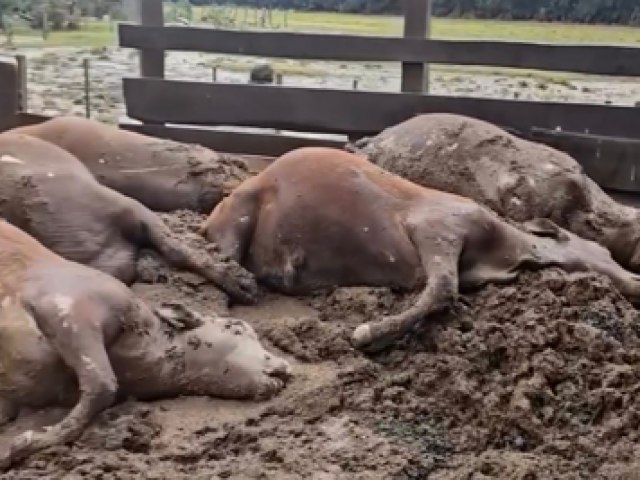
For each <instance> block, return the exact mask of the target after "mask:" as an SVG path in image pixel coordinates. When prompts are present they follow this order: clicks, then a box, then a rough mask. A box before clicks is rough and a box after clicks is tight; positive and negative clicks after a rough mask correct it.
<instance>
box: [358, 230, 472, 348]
mask: <svg viewBox="0 0 640 480" xmlns="http://www.w3.org/2000/svg"><path fill="white" fill-rule="evenodd" d="M435 235H436V236H437V238H434V233H433V230H432V229H430V228H428V225H427V228H424V227H422V228H421V227H417V228H415V230H414V232H413V235H411V237H412V240H413V242H414V244H415V245H416V248H417V249H418V253H419V255H420V260H421V262H422V265H423V267H424V270H425V273H426V275H427V283H426V286H425V288H424V290H423V292H422V294H421V295H420V297H419V298H418V300H417V301H416V303H415V304H414V305H413V306H412V307H410V308H409V309H408V310H405V311H404V312H401V313H399V314H397V315H392V316H388V317H385V318H383V319H382V320H381V321H379V322H373V323H364V324H362V325H360V326H359V327H358V328H356V329H355V331H354V332H353V336H352V342H353V344H354V346H355V347H356V348H359V349H361V350H364V351H367V352H376V351H379V350H382V349H384V348H386V347H388V346H390V345H392V344H393V343H395V342H396V341H397V340H399V339H400V338H402V337H404V336H405V335H406V334H408V333H409V332H411V331H412V330H414V329H415V328H416V327H417V325H418V324H419V323H420V322H421V321H422V320H424V319H425V317H427V316H428V315H430V314H433V313H436V312H439V311H442V310H445V309H446V308H448V307H449V306H451V304H452V303H453V301H454V299H455V297H456V295H457V293H458V258H459V257H460V252H461V251H462V244H463V238H464V237H463V236H462V235H451V236H450V237H449V238H443V235H439V234H435Z"/></svg>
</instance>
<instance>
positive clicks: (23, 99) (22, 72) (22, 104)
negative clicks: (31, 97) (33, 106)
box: [16, 55, 29, 112]
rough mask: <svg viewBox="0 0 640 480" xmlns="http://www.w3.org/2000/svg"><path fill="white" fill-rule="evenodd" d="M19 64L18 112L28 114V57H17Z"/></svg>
mask: <svg viewBox="0 0 640 480" xmlns="http://www.w3.org/2000/svg"><path fill="white" fill-rule="evenodd" d="M16 61H17V62H18V111H20V112H26V111H27V109H28V108H29V106H28V102H27V57H25V56H24V55H16Z"/></svg>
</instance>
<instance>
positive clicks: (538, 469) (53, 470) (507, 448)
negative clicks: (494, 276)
mask: <svg viewBox="0 0 640 480" xmlns="http://www.w3.org/2000/svg"><path fill="white" fill-rule="evenodd" d="M164 218H165V220H167V222H168V223H169V224H170V225H171V227H172V228H173V229H174V231H175V232H176V233H177V234H181V235H184V236H185V238H186V239H187V241H190V242H201V241H202V240H200V238H198V237H197V236H196V235H195V234H194V233H193V229H194V228H195V226H196V225H197V223H198V222H199V220H200V219H199V217H198V216H196V215H194V214H192V213H178V214H173V215H166V216H165V217H164ZM139 270H140V274H141V280H140V281H139V283H137V284H136V285H135V286H134V290H135V291H136V292H138V293H139V294H140V295H142V296H143V297H144V298H146V299H147V300H148V301H149V302H150V303H152V304H153V303H159V302H161V301H166V300H167V299H179V300H181V301H186V302H188V303H189V304H191V305H192V306H193V307H194V308H198V309H200V310H203V311H223V310H224V298H223V297H222V294H220V293H219V292H218V291H216V289H215V288H213V287H211V286H209V285H206V284H205V283H203V282H202V281H201V280H200V279H198V278H197V277H195V276H193V275H191V274H184V273H177V272H173V271H171V270H169V269H168V268H167V267H166V266H164V265H162V264H160V263H159V262H158V261H157V259H155V258H153V257H151V256H145V257H144V258H143V259H142V260H141V261H140V263H139ZM411 297H412V295H410V294H409V295H407V294H405V295H401V294H397V293H393V292H390V291H388V290H386V289H372V288H352V289H338V290H336V291H335V292H332V293H328V294H325V295H319V296H316V297H311V298H287V297H283V296H280V295H276V294H273V293H265V296H264V298H263V300H262V301H261V302H260V304H259V305H257V306H255V307H237V308H234V309H233V310H232V311H233V313H234V314H235V315H236V316H238V317H242V318H245V319H247V320H248V321H250V322H251V323H252V324H253V325H254V326H255V328H256V329H257V331H258V333H259V334H260V335H261V337H262V339H263V341H265V343H266V344H267V345H269V346H270V347H271V348H273V349H276V350H277V351H280V352H281V353H283V354H284V355H286V356H288V358H290V359H291V360H292V362H293V364H294V369H295V379H294V380H293V381H292V383H290V384H289V386H288V387H287V388H286V389H285V391H284V392H283V393H282V394H280V395H279V396H278V397H276V398H274V399H272V400H271V401H268V402H266V403H252V402H231V401H220V400H215V399H209V398H178V399H172V400H166V401H160V402H155V403H139V402H135V401H127V402H125V403H123V404H120V405H118V406H116V407H114V408H112V409H110V410H108V411H106V412H104V413H103V414H102V415H100V417H99V418H98V419H97V420H96V421H95V422H94V423H93V425H92V426H91V427H90V428H89V429H88V430H87V431H86V433H85V435H84V436H83V437H82V439H81V440H80V441H78V442H77V443H76V444H74V445H73V446H62V447H58V448H54V449H50V450H48V451H45V452H42V453H40V454H38V455H35V456H33V457H32V458H30V459H28V460H27V461H26V462H24V464H22V465H20V466H19V467H18V468H16V469H15V470H13V471H11V472H8V473H6V474H4V475H3V476H0V478H7V479H34V478H65V479H76V478H95V479H119V478H122V479H124V478H126V479H135V478H145V479H165V478H172V479H182V478H185V479H186V478H189V479H211V478H234V479H278V480H280V479H285V480H286V479H299V478H308V479H314V480H315V479H322V480H324V479H378V478H379V479H390V478H394V479H395V478H397V479H419V478H420V479H421V478H433V479H438V480H444V479H487V478H500V479H519V480H524V479H527V480H532V479H554V478H562V479H574V478H576V479H579V478H585V479H598V478H607V479H622V478H629V479H632V478H638V473H639V472H640V463H637V461H636V460H635V459H637V458H640V457H639V454H640V439H639V435H640V434H639V433H638V426H639V423H640V401H639V400H638V399H637V394H638V391H640V325H639V324H638V320H639V315H638V312H637V311H636V310H634V309H633V308H632V307H631V306H630V305H629V304H628V303H627V302H626V301H625V300H624V299H623V298H622V297H621V296H620V295H619V294H618V293H617V292H616V291H615V289H614V288H613V287H612V285H611V284H610V282H609V281H608V280H607V279H605V278H603V277H599V276H597V275H591V274H580V275H566V274H564V273H563V272H560V271H558V270H555V269H550V270H544V271H541V272H532V273H527V274H524V275H522V276H521V278H520V279H519V280H518V281H517V282H516V283H515V284H513V285H508V286H500V287H498V286H489V287H487V288H484V289H483V290H481V291H479V292H474V293H469V294H468V295H467V296H465V297H462V298H461V299H460V302H459V303H458V305H457V307H456V308H455V309H454V311H453V312H452V313H450V314H448V315H446V316H444V317H442V318H439V319H433V320H431V321H429V322H428V327H427V328H426V329H425V330H424V331H423V332H421V333H420V334H419V335H417V337H416V338H414V339H412V340H407V341H405V342H403V343H401V344H400V345H399V346H398V348H396V349H394V350H393V351H390V352H385V353H382V354H380V355H377V356H375V357H367V356H364V355H362V354H360V353H359V352H356V351H354V350H353V349H352V348H351V347H350V345H349V342H348V338H349V335H350V333H351V331H352V329H353V328H354V327H355V326H356V325H358V324H359V323H361V322H363V321H367V320H372V319H375V318H378V317H379V316H380V315H382V314H384V313H387V312H393V311H397V310H399V309H401V308H403V307H404V306H406V305H407V303H408V302H410V301H411ZM60 414H61V412H60V411H59V410H51V411H47V412H37V413H35V414H32V415H24V416H23V417H22V418H21V419H20V420H19V422H18V423H17V424H15V425H13V426H12V427H11V428H10V429H8V430H5V431H3V432H2V434H1V435H0V442H2V441H3V440H4V441H6V439H7V438H9V436H10V435H11V434H12V433H15V432H16V431H18V430H20V429H24V428H26V427H27V426H28V425H34V424H42V423H43V422H46V421H51V420H52V419H53V418H55V417H56V416H59V415H60Z"/></svg>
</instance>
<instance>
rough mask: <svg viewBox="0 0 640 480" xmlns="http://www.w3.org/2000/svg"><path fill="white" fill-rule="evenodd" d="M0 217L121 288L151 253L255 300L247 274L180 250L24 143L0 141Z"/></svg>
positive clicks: (110, 193) (76, 171)
mask: <svg viewBox="0 0 640 480" xmlns="http://www.w3.org/2000/svg"><path fill="white" fill-rule="evenodd" d="M0 216H2V217H4V218H5V219H6V220H7V221H8V222H9V223H12V224H13V225H15V226H17V227H18V228H20V229H22V230H24V231H25V232H27V233H28V234H30V235H32V236H33V237H35V238H36V239H37V240H38V241H40V242H41V243H43V244H44V245H45V246H46V247H47V248H49V249H51V250H53V251H54V252H56V253H58V254H59V255H61V256H63V257H64V258H66V259H68V260H73V261H75V262H78V263H82V264H84V265H88V266H91V267H94V268H96V269H98V270H101V271H103V272H106V273H108V274H110V275H112V276H114V277H116V278H118V279H119V280H121V281H123V282H125V283H131V282H133V281H134V279H135V275H136V258H137V256H138V254H139V252H140V250H141V249H142V248H153V249H155V250H156V251H158V252H159V253H160V254H161V255H162V256H163V257H164V258H165V260H166V261H167V262H168V263H170V264H171V265H173V266H175V267H177V268H183V269H188V270H191V271H193V272H195V273H198V274H200V275H202V276H204V277H205V278H206V279H208V280H209V281H211V282H212V283H214V284H215V285H217V286H218V287H220V288H221V289H222V290H224V291H225V292H226V293H227V294H229V295H230V296H231V297H233V298H234V299H236V300H239V301H242V302H253V301H254V300H255V296H256V292H257V286H256V284H255V280H254V278H253V276H252V275H251V274H250V273H249V272H247V271H246V270H244V269H243V268H241V267H240V266H239V265H237V264H236V263H235V262H229V261H226V259H223V258H221V257H219V256H217V255H214V254H213V253H212V252H208V251H204V250H203V251H199V250H194V249H192V248H190V247H188V246H187V245H185V244H183V243H182V242H181V241H180V239H178V238H174V237H172V234H171V232H170V231H169V229H168V228H167V227H166V226H165V225H164V223H163V222H162V220H161V219H160V218H159V217H158V216H157V215H156V214H154V213H153V212H151V211H150V210H149V209H147V208H146V207H144V206H143V205H142V204H140V203H139V202H137V201H136V200H133V199H131V198H129V197H126V196H124V195H121V194H120V193H118V192H116V191H114V190H112V189H110V188H107V187H105V186H103V185H100V184H99V183H98V182H97V181H96V180H95V179H94V178H93V176H92V175H91V173H90V172H89V171H88V170H87V169H86V167H85V166H84V165H83V164H82V163H80V162H79V161H78V160H77V159H76V158H75V157H74V156H73V155H71V154H70V153H68V152H67V151H65V150H62V149H61V148H59V147H57V146H55V145H53V144H50V143H48V142H45V141H43V140H40V139H37V138H35V137H31V136H29V135H23V134H17V133H12V132H6V133H3V134H0Z"/></svg>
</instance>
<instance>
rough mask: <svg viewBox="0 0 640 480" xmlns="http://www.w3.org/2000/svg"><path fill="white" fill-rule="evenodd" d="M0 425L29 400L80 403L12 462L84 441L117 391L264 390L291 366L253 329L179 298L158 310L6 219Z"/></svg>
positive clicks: (1, 254) (7, 460) (30, 435)
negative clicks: (179, 302) (89, 427)
mask: <svg viewBox="0 0 640 480" xmlns="http://www.w3.org/2000/svg"><path fill="white" fill-rule="evenodd" d="M0 268H1V269H2V276H1V277H0V424H4V423H7V422H9V421H11V420H12V419H13V418H14V417H15V416H16V415H17V414H18V410H19V408H20V407H21V406H29V407H35V408H39V407H44V406H48V405H53V404H66V403H67V402H76V404H75V407H74V408H73V409H72V410H71V412H70V413H69V414H68V415H67V416H66V417H65V418H64V419H63V420H62V421H61V422H59V423H57V424H55V425H53V426H52V427H48V428H46V429H45V431H43V432H34V431H27V432H25V433H24V434H22V435H20V436H18V437H16V438H15V439H14V440H13V441H12V443H11V445H10V447H9V449H8V450H7V451H5V452H2V453H0V467H2V468H7V467H8V466H10V464H11V463H12V462H15V461H18V460H20V459H22V458H24V457H25V456H27V455H30V454H32V453H34V452H36V451H38V450H41V449H43V448H46V447H49V446H52V445H55V444H63V443H69V442H72V441H74V440H75V439H77V438H78V437H79V436H80V434H81V433H82V430H83V429H84V427H85V426H86V425H87V423H88V422H89V421H90V420H91V419H92V418H93V417H94V416H95V415H96V414H97V413H99V412H100V411H101V410H103V409H104V408H106V407H108V406H110V405H111V404H112V403H113V402H114V401H115V399H116V394H117V393H118V392H120V393H122V394H125V395H128V396H134V397H137V398H140V399H155V398H160V397H173V396H178V395H183V394H186V395H189V394H193V395H211V396H217V397H224V398H238V399H241V398H262V397H267V396H271V395H273V394H275V393H277V392H278V391H279V390H280V389H281V388H282V387H283V386H284V380H285V379H286V378H287V377H288V375H289V373H290V367H289V365H288V364H287V362H286V361H284V360H282V359H280V358H278V357H275V356H273V355H271V354H269V353H268V352H267V351H266V350H264V349H263V347H262V346H261V345H260V343H259V341H258V339H257V336H256V334H255V332H254V331H253V329H252V328H251V327H250V326H249V325H247V324H245V323H244V322H242V321H239V320H235V319H231V318H215V319H212V318H206V317H200V316H199V315H198V314H196V313H195V312H191V311H189V310H188V309H186V308H184V307H182V306H181V305H170V306H167V307H166V308H161V309H158V310H157V311H155V312H153V311H151V310H150V309H149V307H147V306H146V305H145V304H144V303H143V302H142V301H141V300H139V299H137V298H136V297H135V296H134V295H133V294H132V293H131V291H130V290H129V289H128V288H127V287H126V286H125V285H124V284H122V283H121V282H119V281H118V280H115V279H114V278H112V277H110V276H108V275H105V274H103V273H101V272H98V271H97V270H93V269H91V268H88V267H85V266H83V265H79V264H77V263H73V262H69V261H67V260H64V259H63V258H62V257H59V256H58V255H56V254H54V253H53V252H51V251H50V250H47V249H46V248H45V247H44V246H42V245H41V244H40V243H38V242H37V241H36V240H35V239H33V238H32V237H30V236H29V235H27V234H26V233H24V232H22V231H21V230H19V229H17V228H15V227H13V226H12V225H10V224H8V223H7V222H4V221H0Z"/></svg>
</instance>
